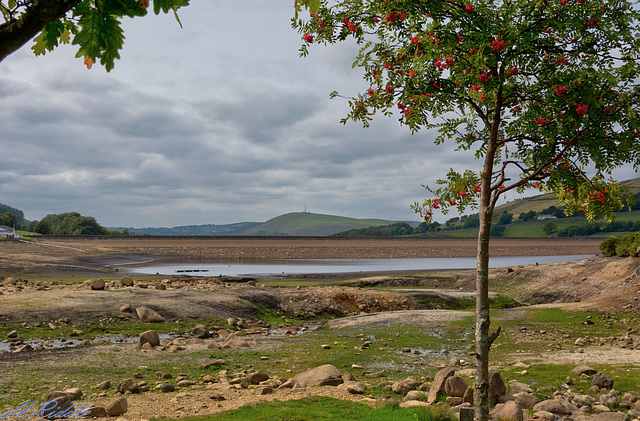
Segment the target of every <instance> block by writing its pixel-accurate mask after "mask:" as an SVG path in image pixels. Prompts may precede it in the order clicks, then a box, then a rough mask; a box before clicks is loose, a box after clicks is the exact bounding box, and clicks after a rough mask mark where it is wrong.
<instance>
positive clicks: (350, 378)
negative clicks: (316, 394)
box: [342, 372, 357, 383]
mask: <svg viewBox="0 0 640 421" xmlns="http://www.w3.org/2000/svg"><path fill="white" fill-rule="evenodd" d="M342 381H343V382H345V383H346V382H355V381H357V380H356V378H355V377H354V376H353V374H351V373H349V372H346V373H344V374H343V375H342Z"/></svg>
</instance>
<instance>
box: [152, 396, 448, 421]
mask: <svg viewBox="0 0 640 421" xmlns="http://www.w3.org/2000/svg"><path fill="white" fill-rule="evenodd" d="M163 419H166V418H163ZM454 419H455V418H454V417H453V415H452V414H451V412H449V411H447V410H445V409H442V407H436V406H434V407H428V408H412V409H402V408H399V407H398V406H394V405H389V406H385V407H382V408H378V409H373V408H371V407H369V406H367V405H365V404H362V403H354V402H347V401H342V400H339V399H333V398H328V397H310V398H306V399H300V400H292V401H286V402H273V403H262V404H259V405H256V406H244V407H242V408H239V409H236V410H233V411H228V412H226V413H223V414H220V415H215V416H204V417H188V418H181V420H185V421H206V420H215V421H227V420H228V421H231V420H233V421H240V420H251V421H306V420H309V421H334V420H345V421H347V420H353V421H359V420H370V421H410V420H411V421H446V420H454Z"/></svg>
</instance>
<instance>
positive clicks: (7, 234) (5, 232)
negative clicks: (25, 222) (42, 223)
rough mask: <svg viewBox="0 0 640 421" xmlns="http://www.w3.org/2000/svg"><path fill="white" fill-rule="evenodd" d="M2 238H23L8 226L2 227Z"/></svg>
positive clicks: (0, 230) (0, 231) (0, 232)
mask: <svg viewBox="0 0 640 421" xmlns="http://www.w3.org/2000/svg"><path fill="white" fill-rule="evenodd" d="M0 238H5V239H15V238H22V234H16V230H15V228H11V227H8V226H6V225H0Z"/></svg>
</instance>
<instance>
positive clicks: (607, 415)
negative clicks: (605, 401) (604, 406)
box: [593, 412, 631, 421]
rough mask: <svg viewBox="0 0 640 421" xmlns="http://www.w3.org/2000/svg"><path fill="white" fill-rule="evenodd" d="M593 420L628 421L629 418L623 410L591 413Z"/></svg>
mask: <svg viewBox="0 0 640 421" xmlns="http://www.w3.org/2000/svg"><path fill="white" fill-rule="evenodd" d="M593 419H594V421H630V420H631V418H629V416H628V415H627V414H625V413H624V412H602V413H600V414H595V415H593Z"/></svg>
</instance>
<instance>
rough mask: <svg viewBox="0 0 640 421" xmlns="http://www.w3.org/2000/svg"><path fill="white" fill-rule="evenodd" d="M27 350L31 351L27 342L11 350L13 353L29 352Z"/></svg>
mask: <svg viewBox="0 0 640 421" xmlns="http://www.w3.org/2000/svg"><path fill="white" fill-rule="evenodd" d="M29 351H33V348H32V347H31V345H29V344H24V345H20V346H19V347H17V348H16V349H14V350H13V352H14V353H17V352H29Z"/></svg>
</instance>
